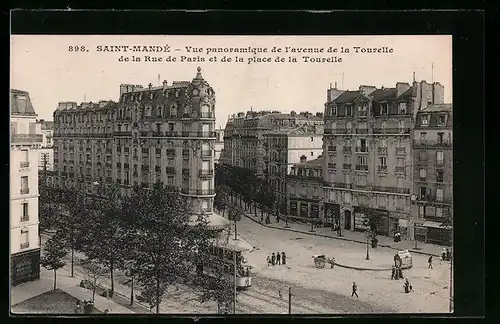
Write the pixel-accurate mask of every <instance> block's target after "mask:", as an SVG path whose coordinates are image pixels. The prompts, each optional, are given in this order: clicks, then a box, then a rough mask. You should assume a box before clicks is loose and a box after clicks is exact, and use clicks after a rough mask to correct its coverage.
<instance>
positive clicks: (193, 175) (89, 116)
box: [54, 68, 216, 213]
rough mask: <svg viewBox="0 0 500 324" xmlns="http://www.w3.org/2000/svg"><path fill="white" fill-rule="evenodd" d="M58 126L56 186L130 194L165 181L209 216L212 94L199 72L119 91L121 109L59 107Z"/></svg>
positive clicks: (111, 106)
mask: <svg viewBox="0 0 500 324" xmlns="http://www.w3.org/2000/svg"><path fill="white" fill-rule="evenodd" d="M54 126H55V127H54V170H55V171H56V172H57V180H56V183H57V186H60V187H62V186H68V187H81V188H82V187H83V188H82V189H83V190H86V191H96V190H98V189H99V187H100V186H93V185H92V183H94V182H98V183H99V184H111V183H117V184H119V185H120V186H121V188H122V193H123V194H128V193H129V192H130V189H131V188H132V186H133V185H140V186H142V187H145V188H150V187H151V186H152V185H153V184H154V183H155V182H156V181H158V180H160V181H162V182H163V183H164V184H166V185H168V186H171V187H173V188H177V189H178V190H179V191H180V194H181V195H183V196H184V197H185V198H186V199H187V200H188V204H189V205H190V206H192V207H193V208H194V210H195V211H196V212H200V211H201V212H204V213H212V208H213V198H214V196H215V192H214V143H215V141H216V135H215V92H214V90H213V89H212V87H211V86H210V85H209V84H208V82H206V81H205V80H204V79H203V77H202V74H201V69H200V68H198V73H197V74H196V77H195V78H194V79H193V80H192V81H174V82H173V83H172V84H171V85H168V83H167V81H164V82H163V85H162V86H159V87H153V86H152V84H149V86H148V87H142V86H138V85H126V84H122V85H121V86H120V98H119V101H118V102H112V101H101V102H99V103H82V104H81V105H77V104H76V103H75V102H63V103H59V107H58V109H57V110H56V111H55V112H54Z"/></svg>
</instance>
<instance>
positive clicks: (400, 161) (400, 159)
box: [396, 157, 405, 167]
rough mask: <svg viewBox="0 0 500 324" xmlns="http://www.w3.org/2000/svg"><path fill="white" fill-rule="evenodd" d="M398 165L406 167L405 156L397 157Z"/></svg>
mask: <svg viewBox="0 0 500 324" xmlns="http://www.w3.org/2000/svg"><path fill="white" fill-rule="evenodd" d="M396 166H399V167H404V166H405V159H404V158H399V157H398V158H397V159H396Z"/></svg>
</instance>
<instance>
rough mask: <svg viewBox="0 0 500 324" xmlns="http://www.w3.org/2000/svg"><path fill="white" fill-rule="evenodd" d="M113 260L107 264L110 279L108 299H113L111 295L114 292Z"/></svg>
mask: <svg viewBox="0 0 500 324" xmlns="http://www.w3.org/2000/svg"><path fill="white" fill-rule="evenodd" d="M113 273H114V271H113V260H111V262H110V263H109V276H110V279H111V292H110V297H113V294H114V292H115V280H114V275H113Z"/></svg>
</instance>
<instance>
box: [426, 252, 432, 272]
mask: <svg viewBox="0 0 500 324" xmlns="http://www.w3.org/2000/svg"><path fill="white" fill-rule="evenodd" d="M427 262H429V269H432V255H431V256H430V257H429V260H428V261H427Z"/></svg>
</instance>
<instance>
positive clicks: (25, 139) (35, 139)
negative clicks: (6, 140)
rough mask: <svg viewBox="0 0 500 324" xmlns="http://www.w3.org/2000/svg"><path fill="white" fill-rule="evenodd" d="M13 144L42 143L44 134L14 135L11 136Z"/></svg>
mask: <svg viewBox="0 0 500 324" xmlns="http://www.w3.org/2000/svg"><path fill="white" fill-rule="evenodd" d="M10 142H11V143H42V142H43V135H42V134H12V135H11V136H10Z"/></svg>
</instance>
